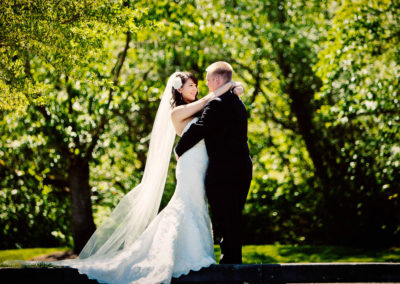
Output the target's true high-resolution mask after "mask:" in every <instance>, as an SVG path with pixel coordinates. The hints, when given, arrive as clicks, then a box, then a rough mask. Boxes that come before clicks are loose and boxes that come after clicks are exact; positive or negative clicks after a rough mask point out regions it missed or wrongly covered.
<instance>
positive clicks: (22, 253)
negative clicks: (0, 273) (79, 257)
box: [0, 247, 69, 267]
mask: <svg viewBox="0 0 400 284" xmlns="http://www.w3.org/2000/svg"><path fill="white" fill-rule="evenodd" d="M67 250H69V248H66V247H61V248H27V249H10V250H0V267H2V266H3V267H4V266H10V265H8V264H4V262H5V261H10V260H29V259H31V258H33V257H36V256H41V255H46V254H49V253H53V252H56V251H67ZM12 266H20V265H17V264H14V265H12ZM33 266H35V267H36V266H39V267H41V266H48V265H42V264H37V265H33Z"/></svg>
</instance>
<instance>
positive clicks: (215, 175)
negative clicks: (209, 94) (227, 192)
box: [175, 90, 252, 186]
mask: <svg viewBox="0 0 400 284" xmlns="http://www.w3.org/2000/svg"><path fill="white" fill-rule="evenodd" d="M247 118H248V115H247V111H246V108H245V106H244V105H243V103H242V101H241V100H240V99H239V97H238V96H237V95H235V94H234V93H233V91H232V90H230V91H228V92H226V93H225V94H223V95H221V96H219V97H217V98H215V99H213V100H211V101H210V102H208V103H207V104H206V105H205V107H204V111H203V113H202V115H201V117H200V118H199V120H198V121H197V122H196V123H193V124H192V125H191V126H190V127H189V129H188V130H187V131H186V132H185V133H184V134H183V135H182V137H181V139H180V140H179V142H178V144H177V145H176V147H175V153H176V154H177V155H178V156H182V154H184V153H185V152H186V151H187V150H188V149H190V148H192V147H193V146H194V145H196V144H197V143H198V142H199V141H200V140H201V139H203V138H204V140H205V144H206V148H207V153H208V157H209V164H208V169H207V173H206V186H207V184H209V183H213V182H215V181H231V182H235V180H240V179H243V178H250V179H251V168H252V164H251V159H250V155H249V147H248V145H247Z"/></svg>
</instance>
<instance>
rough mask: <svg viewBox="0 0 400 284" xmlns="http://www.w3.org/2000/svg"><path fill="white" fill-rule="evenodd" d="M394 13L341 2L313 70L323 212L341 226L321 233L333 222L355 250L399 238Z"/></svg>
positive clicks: (397, 21) (395, 6)
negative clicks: (327, 182) (318, 84)
mask: <svg viewBox="0 0 400 284" xmlns="http://www.w3.org/2000/svg"><path fill="white" fill-rule="evenodd" d="M399 11H400V5H399V3H398V1H372V2H370V1H349V2H347V1H346V2H345V3H344V5H343V6H342V7H341V8H340V9H339V10H338V11H337V13H336V14H335V18H334V19H333V26H332V28H331V29H330V31H329V34H328V38H327V42H326V48H325V49H324V50H323V51H322V52H321V53H320V54H319V62H318V64H317V65H316V66H315V69H316V70H317V72H318V74H319V75H320V77H321V78H322V80H323V83H324V84H323V87H322V88H321V91H320V92H319V93H318V94H316V99H317V101H318V103H319V104H320V105H321V106H320V107H319V109H318V110H317V111H316V116H315V120H316V121H318V123H319V124H320V125H321V129H322V135H323V136H325V137H326V139H325V140H326V141H329V145H327V148H330V149H332V150H331V151H330V152H328V153H326V157H325V160H326V166H327V167H329V168H331V169H332V170H331V171H330V176H331V180H332V188H331V190H330V191H329V192H326V194H325V205H328V209H329V208H333V207H336V208H337V209H336V210H338V211H341V212H342V213H341V214H340V213H339V214H338V216H342V218H346V221H345V222H343V221H339V222H338V221H337V220H329V219H330V218H327V219H328V220H326V222H325V226H327V227H328V226H331V225H332V223H334V222H336V223H337V224H338V226H341V225H342V227H343V229H345V230H346V231H347V232H349V233H350V234H349V238H350V239H352V240H354V239H360V241H361V242H363V243H364V242H367V240H366V239H365V238H364V237H363V236H365V235H369V236H371V239H372V238H376V239H380V240H381V241H382V242H388V243H390V242H392V241H394V240H398V239H399V237H400V226H399V224H400V222H399V221H400V218H399V217H400V216H399V214H398V212H399V206H400V204H399V195H398V194H399V191H400V187H399V180H400V179H399V166H400V164H399V158H400V155H399V152H400V151H399V148H398V145H399V142H400V136H399V130H400V128H399V127H400V113H399V110H398V109H399V100H398V98H399V93H398V90H399V75H400V74H399V70H400V60H399V58H400V57H399V48H398V46H399V37H398V34H399V31H400V28H399V27H400V14H399ZM328 155H330V156H328ZM325 208H326V207H325ZM342 218H341V219H342ZM354 224H357V227H354ZM327 231H330V230H329V229H328V230H327ZM332 233H333V232H332ZM333 234H334V235H335V236H337V234H336V233H333Z"/></svg>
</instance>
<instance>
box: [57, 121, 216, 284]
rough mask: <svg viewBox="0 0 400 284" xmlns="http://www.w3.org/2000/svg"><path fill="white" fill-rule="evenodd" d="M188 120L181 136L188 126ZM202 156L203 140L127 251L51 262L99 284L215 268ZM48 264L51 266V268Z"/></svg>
mask: <svg viewBox="0 0 400 284" xmlns="http://www.w3.org/2000/svg"><path fill="white" fill-rule="evenodd" d="M196 120H197V118H194V119H192V120H191V121H190V122H189V123H188V124H187V125H186V127H185V129H184V132H185V131H186V130H187V129H188V128H189V126H190V125H191V124H192V123H194V122H195V121H196ZM207 165H208V156H207V152H206V147H205V143H204V140H201V141H200V142H199V143H197V144H196V145H195V146H194V147H193V148H191V149H190V150H188V151H187V152H185V154H183V155H182V157H180V158H179V160H178V163H177V165H176V179H177V185H176V189H175V193H174V195H173V196H172V198H171V200H170V201H169V203H168V205H167V206H166V207H165V208H164V209H163V210H162V211H161V212H160V213H159V214H158V215H157V216H156V217H155V218H154V219H153V220H152V221H151V223H150V225H149V226H148V227H147V228H146V230H145V231H144V232H143V233H142V234H141V235H140V237H139V238H138V239H137V240H136V241H135V242H133V244H131V245H130V246H127V247H124V248H123V249H122V250H120V251H117V252H115V253H114V254H113V255H112V256H108V257H107V258H105V257H101V256H100V257H98V258H96V256H93V257H89V258H87V259H74V260H65V261H60V262H57V263H58V265H60V264H61V265H65V266H70V267H75V268H77V269H78V270H79V272H80V273H84V274H86V275H87V276H88V277H89V278H90V279H96V280H97V281H99V282H101V283H120V284H127V283H141V284H142V283H152V284H153V283H170V282H171V278H172V277H179V276H181V275H184V274H187V273H189V271H190V270H199V269H201V268H202V267H207V266H210V265H211V264H215V256H214V245H213V238H212V227H211V221H210V217H209V214H208V207H207V201H206V195H205V189H204V179H205V173H206V169H207ZM53 264H54V263H53Z"/></svg>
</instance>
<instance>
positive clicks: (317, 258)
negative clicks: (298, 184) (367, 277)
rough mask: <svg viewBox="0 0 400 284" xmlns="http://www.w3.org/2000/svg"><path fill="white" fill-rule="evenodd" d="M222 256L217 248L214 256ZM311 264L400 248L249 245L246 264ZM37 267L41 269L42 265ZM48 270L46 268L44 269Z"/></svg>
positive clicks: (381, 258)
mask: <svg viewBox="0 0 400 284" xmlns="http://www.w3.org/2000/svg"><path fill="white" fill-rule="evenodd" d="M67 250H69V248H32V249H16V250H0V266H8V265H6V264H2V263H3V262H4V261H8V260H29V259H31V258H32V257H35V256H40V255H45V254H49V253H53V252H56V251H67ZM220 254H221V252H220V248H219V246H217V245H216V246H215V256H216V258H217V260H218V259H219V256H220ZM301 262H303V263H310V262H400V248H390V249H361V248H351V247H339V246H306V245H304V246H294V245H279V244H278V245H246V246H244V247H243V263H246V264H250V263H301ZM38 266H41V265H40V264H39V265H38ZM44 266H45V265H44Z"/></svg>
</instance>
